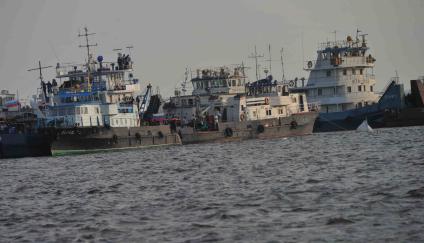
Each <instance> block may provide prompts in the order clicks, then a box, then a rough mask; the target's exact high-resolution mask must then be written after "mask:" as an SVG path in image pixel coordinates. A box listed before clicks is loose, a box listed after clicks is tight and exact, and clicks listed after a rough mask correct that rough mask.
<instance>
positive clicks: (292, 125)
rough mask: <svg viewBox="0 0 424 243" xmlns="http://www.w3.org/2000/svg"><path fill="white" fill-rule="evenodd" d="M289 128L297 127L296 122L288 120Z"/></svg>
mask: <svg viewBox="0 0 424 243" xmlns="http://www.w3.org/2000/svg"><path fill="white" fill-rule="evenodd" d="M290 128H291V129H296V128H297V122H296V121H295V120H293V121H292V122H290Z"/></svg>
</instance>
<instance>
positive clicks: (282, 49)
mask: <svg viewBox="0 0 424 243" xmlns="http://www.w3.org/2000/svg"><path fill="white" fill-rule="evenodd" d="M283 52H284V48H281V50H280V55H281V71H282V72H283V81H284V80H285V79H286V78H285V76H284V59H283Z"/></svg>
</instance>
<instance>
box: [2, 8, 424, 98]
mask: <svg viewBox="0 0 424 243" xmlns="http://www.w3.org/2000/svg"><path fill="white" fill-rule="evenodd" d="M423 13H424V0H378V1H377V0H376V1H370V0H354V1H342V0H320V1H314V0H309V1H306V0H295V1H285V0H209V1H206V0H205V1H203V0H167V1H165V0H152V1H144V0H139V1H123V0H113V1H105V0H99V1H90V0H81V1H69V0H53V1H47V0H27V1H20V0H0V30H1V34H0V74H1V78H0V84H1V85H0V88H1V89H9V90H11V91H13V92H16V89H19V93H20V96H21V98H24V97H27V96H30V95H31V94H33V93H34V92H35V90H36V88H37V87H38V85H39V81H38V80H37V76H38V73H37V72H27V71H26V70H27V69H29V68H31V67H34V66H36V65H37V62H38V60H41V61H42V63H43V64H44V65H53V66H55V64H56V63H57V62H58V61H60V62H77V63H81V62H83V61H84V60H85V50H84V49H80V48H78V45H79V44H81V43H82V42H81V41H82V40H81V39H80V38H78V36H77V35H78V32H79V31H81V30H82V28H83V27H84V26H87V27H88V28H89V31H91V32H96V33H97V34H96V35H95V36H94V37H93V38H92V42H94V43H98V44H99V45H98V47H96V48H95V55H96V56H97V55H100V54H101V55H103V56H104V57H105V60H107V61H112V60H115V59H116V54H115V53H114V52H113V51H112V49H114V48H122V47H125V46H128V45H133V46H134V49H133V50H132V59H133V60H134V62H135V67H136V74H137V76H138V77H139V78H140V79H141V80H142V82H143V84H144V85H145V84H147V82H151V83H152V84H153V85H154V86H159V87H160V90H161V93H162V94H163V95H165V96H169V95H171V94H172V93H173V91H174V89H175V86H176V84H177V82H179V81H181V80H182V79H183V77H184V71H185V68H186V67H191V68H193V69H195V68H196V67H199V66H211V65H212V66H214V65H223V64H236V63H241V62H242V61H244V62H245V63H246V65H247V66H250V67H252V69H250V74H251V75H250V76H251V77H252V78H253V77H254V74H253V73H254V71H253V70H254V68H253V67H254V64H253V60H252V59H249V58H248V56H249V54H250V53H252V51H253V47H254V45H257V47H258V51H259V53H260V54H262V53H263V54H265V55H266V56H267V55H268V50H267V46H268V43H269V44H271V47H272V56H273V59H274V60H275V61H274V62H273V75H274V76H276V77H281V64H280V62H279V59H280V54H279V50H280V49H281V48H282V47H284V50H285V70H286V77H288V78H294V77H303V76H305V77H306V76H307V73H305V72H304V71H303V70H302V67H303V63H302V47H301V46H302V45H301V39H302V38H301V36H302V33H303V39H304V44H303V45H304V55H305V60H309V59H314V58H315V55H316V47H317V44H318V43H319V42H324V41H326V40H327V39H329V40H333V39H334V34H332V33H331V32H332V31H334V30H337V31H338V33H337V35H338V37H340V39H341V38H343V39H344V38H345V37H346V36H347V35H348V34H351V35H354V33H355V31H356V29H357V28H359V29H360V30H362V31H364V32H365V33H368V34H369V36H368V40H369V45H370V47H371V48H372V50H371V53H372V54H373V55H374V56H375V57H376V59H377V62H376V67H375V69H374V71H375V74H376V78H377V83H378V84H377V89H378V90H381V89H383V87H384V86H385V85H386V83H387V81H388V80H389V78H390V77H393V76H394V74H395V70H397V71H398V72H399V75H400V77H401V80H402V81H403V82H404V83H406V89H409V80H410V79H414V78H416V77H417V76H420V75H424V65H423V59H424V49H423V43H424V14H423ZM266 59H267V58H266ZM263 65H267V64H266V63H265V62H264V63H263ZM53 75H54V69H50V70H47V71H46V72H44V76H45V78H46V79H49V80H51V79H52V78H53Z"/></svg>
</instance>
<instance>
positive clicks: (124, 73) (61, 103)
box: [36, 28, 181, 155]
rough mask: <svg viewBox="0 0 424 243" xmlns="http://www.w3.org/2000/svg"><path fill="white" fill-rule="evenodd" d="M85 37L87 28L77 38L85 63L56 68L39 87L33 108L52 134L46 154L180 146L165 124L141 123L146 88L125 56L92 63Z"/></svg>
mask: <svg viewBox="0 0 424 243" xmlns="http://www.w3.org/2000/svg"><path fill="white" fill-rule="evenodd" d="M89 35H91V34H89V33H88V31H87V28H85V34H82V35H80V36H84V37H85V38H86V45H84V46H82V47H86V48H87V60H88V61H87V63H85V64H83V65H72V66H64V65H62V64H60V63H58V64H57V65H56V79H53V80H52V82H48V83H45V82H42V83H41V89H40V91H41V92H40V96H39V99H38V100H40V101H41V102H38V104H37V105H36V106H37V107H39V109H38V111H39V112H40V113H42V114H43V115H44V118H45V119H44V122H45V123H46V127H47V128H46V129H47V130H48V131H50V132H51V133H53V135H54V141H53V143H52V154H53V155H62V154H71V153H85V152H95V151H106V150H116V149H128V148H139V147H147V146H157V145H174V144H180V143H181V141H180V138H179V136H178V134H175V133H171V130H170V128H169V126H168V125H163V124H158V125H154V126H151V125H149V124H146V123H145V122H143V120H142V118H143V113H144V112H145V111H146V109H147V108H148V105H149V100H150V98H151V96H152V95H151V93H152V91H151V85H148V86H147V89H146V91H145V93H144V95H143V94H142V92H141V84H140V81H139V80H138V79H137V78H135V77H134V69H133V62H132V61H131V57H130V55H129V54H122V53H118V59H117V61H116V62H105V61H104V60H103V57H102V56H98V57H97V60H94V59H93V56H92V54H91V53H90V47H91V46H93V45H91V44H89V41H88V36H89ZM80 47H81V46H80ZM56 80H59V81H56Z"/></svg>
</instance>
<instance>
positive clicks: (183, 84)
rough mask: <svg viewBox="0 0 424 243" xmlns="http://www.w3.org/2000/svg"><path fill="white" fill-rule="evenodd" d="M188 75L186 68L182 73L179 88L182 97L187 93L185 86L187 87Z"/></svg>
mask: <svg viewBox="0 0 424 243" xmlns="http://www.w3.org/2000/svg"><path fill="white" fill-rule="evenodd" d="M188 74H189V71H188V68H186V71H185V72H184V81H183V83H182V84H181V88H182V89H181V91H183V95H185V94H186V91H187V89H186V86H187V80H188Z"/></svg>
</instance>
